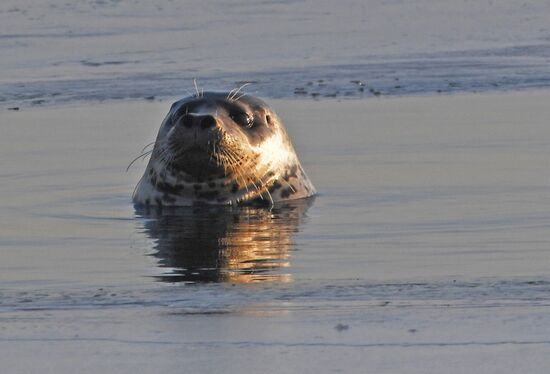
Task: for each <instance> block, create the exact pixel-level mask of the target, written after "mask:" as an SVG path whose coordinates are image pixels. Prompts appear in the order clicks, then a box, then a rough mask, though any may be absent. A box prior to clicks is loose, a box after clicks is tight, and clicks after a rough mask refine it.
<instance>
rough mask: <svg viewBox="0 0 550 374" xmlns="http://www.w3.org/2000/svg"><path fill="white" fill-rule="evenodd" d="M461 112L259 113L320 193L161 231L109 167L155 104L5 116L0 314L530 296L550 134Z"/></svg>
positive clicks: (291, 105)
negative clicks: (273, 118) (200, 295)
mask: <svg viewBox="0 0 550 374" xmlns="http://www.w3.org/2000/svg"><path fill="white" fill-rule="evenodd" d="M535 96H536V95H535ZM476 100H477V99H476V97H475V96H472V97H470V98H446V99H439V100H435V103H436V105H438V106H439V107H440V109H432V108H430V105H429V104H428V99H426V101H424V102H423V101H422V100H420V101H418V102H416V101H414V100H412V102H410V101H403V102H400V101H399V100H395V101H394V100H389V101H380V102H369V103H363V102H350V103H338V102H331V101H328V102H321V103H312V102H300V101H298V102H278V101H276V102H275V105H276V106H277V107H279V106H280V107H281V109H280V111H281V112H283V113H284V114H283V116H284V117H289V118H290V119H289V123H290V125H289V128H290V131H291V132H292V133H294V134H295V141H296V143H297V148H298V149H299V152H300V153H301V155H302V160H303V162H304V163H305V164H306V165H307V166H306V168H307V170H308V172H309V173H310V174H311V175H312V179H313V180H314V181H315V184H316V185H317V188H318V190H319V191H320V194H319V196H318V197H317V198H316V199H311V200H306V201H298V202H294V203H292V204H288V205H283V206H276V207H274V208H273V209H271V210H268V209H263V208H241V209H229V208H209V209H204V208H201V209H198V208H196V209H183V210H181V211H178V212H175V213H173V214H170V215H164V216H155V215H151V214H146V213H145V212H140V211H135V210H134V208H133V206H132V205H131V202H130V197H129V196H130V195H131V191H132V187H133V184H134V183H135V182H136V181H137V180H138V178H139V175H140V173H141V172H142V170H143V166H144V165H142V164H137V166H135V167H134V168H133V169H132V172H131V173H124V169H125V167H126V165H127V164H128V162H129V160H131V159H132V158H133V155H134V154H135V153H136V152H138V151H139V149H140V146H139V145H140V144H146V143H147V142H148V140H149V138H150V137H152V135H153V134H154V132H155V131H156V127H157V125H156V123H155V122H158V120H159V118H161V114H162V112H163V110H164V109H165V107H166V106H167V105H168V103H166V104H165V103H160V104H152V103H151V104H150V103H135V104H122V105H120V106H119V107H117V106H105V108H108V110H105V111H104V110H103V109H102V106H91V107H87V108H65V109H63V108H57V109H54V108H52V109H48V110H41V111H38V110H35V111H33V110H30V111H23V112H19V113H9V112H5V113H4V114H3V121H2V126H3V129H2V131H3V136H2V140H1V141H2V143H3V144H2V146H1V147H0V148H1V152H2V157H1V159H2V160H3V161H2V176H1V178H2V184H1V188H2V194H1V196H2V200H1V205H2V212H3V214H2V228H1V232H2V235H1V239H0V240H1V244H2V246H1V251H2V252H1V257H2V261H1V265H0V266H1V274H2V276H1V277H2V283H1V284H2V286H1V288H2V299H1V301H0V305H1V306H2V307H4V308H14V309H21V308H22V309H24V308H46V309H48V308H63V307H67V306H71V307H73V306H74V307H78V306H83V305H88V304H92V305H94V304H97V303H99V304H102V305H103V304H106V305H110V304H118V303H133V304H149V303H166V302H173V301H181V300H179V298H180V297H183V296H182V295H186V293H187V292H190V293H194V292H197V290H201V287H202V286H201V287H199V286H194V287H182V288H178V291H177V292H175V293H172V292H173V291H174V290H175V289H174V288H172V287H168V288H164V286H163V284H167V285H168V284H172V283H181V284H182V286H183V285H184V284H189V283H191V284H193V283H196V284H203V283H206V284H210V285H205V287H207V288H208V289H212V290H213V292H215V294H217V293H218V292H220V293H221V295H223V296H222V297H221V298H218V297H217V296H216V297H211V295H210V296H208V297H207V300H200V299H199V300H196V299H195V298H194V297H190V298H189V299H187V297H184V299H185V300H186V301H185V303H188V304H185V305H187V306H189V307H195V306H199V307H200V305H202V304H201V302H206V303H207V305H212V306H214V307H217V306H219V305H218V303H221V304H222V305H225V303H227V302H229V303H230V304H232V303H236V304H238V303H240V302H242V300H241V298H244V299H249V298H250V299H252V300H255V299H256V298H259V299H261V300H270V301H272V300H278V299H281V298H282V299H286V298H293V297H296V296H302V295H308V296H309V297H311V298H313V299H314V300H316V299H320V300H326V299H327V298H328V299H332V298H334V299H336V300H338V299H339V298H340V297H344V298H345V299H346V300H347V299H349V298H352V299H354V300H356V299H369V298H371V297H373V295H379V294H380V292H381V293H382V294H385V293H386V292H389V295H387V296H388V297H390V296H395V297H408V296H409V292H410V293H411V294H412V295H417V294H419V295H420V296H421V297H432V296H433V295H434V293H435V295H436V296H437V297H439V296H441V295H440V292H442V293H444V294H445V293H451V294H454V293H456V292H458V293H460V292H462V287H467V289H468V294H469V295H470V296H472V295H474V296H475V295H476V292H481V293H484V292H486V287H492V286H491V285H493V284H496V285H497V286H495V287H496V288H494V289H493V290H494V291H495V292H496V291H498V292H504V293H507V292H512V293H514V292H519V293H520V294H521V295H524V292H525V289H523V288H522V287H520V285H521V284H522V283H521V281H525V282H530V281H533V280H536V281H537V282H540V281H542V283H537V285H536V286H533V287H529V288H528V289H529V290H532V291H533V292H538V291H539V289H540V287H542V288H543V290H545V291H546V290H547V287H548V288H550V285H548V286H547V285H546V283H545V282H546V280H547V279H550V278H549V277H548V276H549V275H550V273H549V271H550V270H549V268H548V261H549V260H550V257H548V254H547V249H548V239H549V237H548V233H547V230H548V227H549V224H550V215H549V214H548V211H547V207H546V205H545V204H544V203H543V202H544V201H548V197H549V196H548V195H549V193H550V192H549V190H548V177H547V171H546V168H547V166H548V162H547V157H546V155H547V153H546V149H547V146H548V143H549V142H550V132H548V130H547V129H546V128H545V126H544V125H543V123H542V120H540V121H539V120H538V119H536V118H533V119H532V120H531V121H530V122H524V123H523V125H522V127H521V129H518V128H517V126H516V121H517V120H519V119H521V118H522V115H520V114H517V112H516V113H509V114H506V111H504V112H503V113H493V112H491V108H493V107H495V108H498V107H499V106H500V105H501V104H500V103H499V99H498V97H494V98H492V99H491V97H489V98H483V100H482V101H483V103H478V102H476ZM507 100H509V101H510V102H512V103H513V102H514V100H513V99H510V98H508V99H507ZM537 100H539V101H538V102H540V99H537V98H535V100H534V101H535V103H534V104H525V105H530V106H531V107H532V106H536V105H537V103H538V102H537ZM455 103H456V104H457V105H456V106H457V107H461V106H464V107H467V106H470V111H472V112H473V114H472V113H463V112H462V109H456V108H455ZM541 105H542V104H541ZM519 106H521V104H516V107H519ZM397 108H399V111H398V112H394V110H396V109H397ZM480 111H481V112H480ZM476 112H477V113H478V114H475V113H476ZM120 113H124V114H120ZM285 114H286V115H285ZM110 116H115V121H112V119H110V118H109V117H110ZM477 117H479V118H478V119H476V120H475V121H472V118H477ZM294 124H299V126H297V125H294ZM293 125H294V126H293ZM312 128H315V136H313V137H312V136H310V134H309V133H308V129H312ZM344 129H345V130H344ZM516 278H518V279H520V283H518V284H515V283H514V286H513V287H509V288H507V287H504V288H501V287H500V286H499V284H500V282H505V283H507V282H511V281H513V280H514V279H516ZM440 282H441V284H440ZM472 282H473V283H472ZM248 283H257V286H255V287H257V288H254V287H252V288H246V290H247V291H246V292H245V293H244V294H242V293H241V289H240V288H239V287H235V288H232V289H231V291H230V292H228V291H227V289H226V288H225V286H224V284H248ZM394 284H406V285H407V287H406V288H405V289H402V288H401V286H395V285H394ZM247 287H248V286H247ZM266 287H267V288H268V290H269V291H266V289H265V288H266ZM388 287H389V288H388ZM394 287H396V288H394ZM441 287H442V288H441ZM517 287H519V288H517ZM441 290H443V291H441ZM476 290H477V291H476ZM394 293H396V295H394ZM402 293H403V294H402ZM233 297H235V299H234V300H233ZM303 297H305V296H303ZM415 297H416V296H415ZM172 298H175V299H174V300H172ZM306 299H307V298H306Z"/></svg>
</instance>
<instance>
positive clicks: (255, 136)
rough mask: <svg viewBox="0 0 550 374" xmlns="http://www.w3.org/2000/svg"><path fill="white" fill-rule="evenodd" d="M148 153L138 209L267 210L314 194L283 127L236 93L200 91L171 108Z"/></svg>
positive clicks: (255, 101)
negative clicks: (222, 207)
mask: <svg viewBox="0 0 550 374" xmlns="http://www.w3.org/2000/svg"><path fill="white" fill-rule="evenodd" d="M235 113H237V114H235ZM243 115H246V116H247V117H242V116H243ZM239 116H241V117H239ZM212 118H213V119H212ZM235 118H237V120H235ZM238 118H241V119H242V118H246V119H251V121H252V122H251V125H250V126H249V125H248V124H247V123H245V125H244V126H243V124H242V123H239V120H238ZM185 121H188V123H187V124H186V122H185ZM200 121H202V122H200ZM212 121H214V122H215V125H212V123H213V122H212ZM191 122H192V123H193V125H191V124H190V123H191ZM182 123H184V124H186V126H182ZM199 124H200V125H199ZM206 125H207V126H208V127H207V126H206ZM197 139H199V140H197ZM190 142H198V143H197V144H198V145H192V146H190V145H189V143H190ZM150 145H152V146H153V150H151V151H148V152H145V153H144V154H143V155H140V157H142V156H144V155H145V156H146V155H147V154H148V153H150V154H151V159H150V160H149V163H148V165H147V167H146V170H145V173H144V175H143V177H142V178H141V180H140V181H139V183H138V185H137V186H136V189H135V191H134V196H133V200H134V202H135V203H136V204H138V205H145V206H148V205H149V206H156V207H159V208H161V207H163V206H189V205H196V204H212V205H234V204H269V205H272V204H274V203H275V202H279V201H286V200H292V199H300V198H305V197H309V196H312V195H314V194H315V188H314V187H313V184H312V183H311V182H310V180H309V178H308V177H307V175H306V173H305V172H304V170H303V168H302V166H301V164H300V162H299V160H298V157H297V156H296V153H295V151H294V148H293V146H292V143H291V141H290V139H289V137H288V135H287V132H286V130H285V128H284V125H283V123H282V122H281V120H280V119H279V118H278V116H277V115H276V114H275V113H274V112H273V111H272V110H271V109H270V108H269V107H268V106H267V104H265V103H264V102H263V101H261V100H260V99H258V98H255V97H252V96H245V95H243V94H242V93H240V89H238V90H233V91H231V92H230V93H228V94H225V93H214V92H205V93H202V92H200V91H198V89H197V95H195V96H191V97H188V98H185V99H182V100H180V101H178V102H176V103H174V104H173V105H172V107H171V109H170V112H169V113H168V115H167V116H166V118H165V119H164V121H163V123H162V125H161V128H160V130H159V134H158V136H157V139H156V141H155V142H154V143H151V144H150ZM138 158H139V157H138Z"/></svg>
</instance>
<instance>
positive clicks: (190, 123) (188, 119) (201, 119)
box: [178, 113, 218, 129]
mask: <svg viewBox="0 0 550 374" xmlns="http://www.w3.org/2000/svg"><path fill="white" fill-rule="evenodd" d="M217 123H218V121H217V120H216V118H214V116H212V115H210V114H205V115H194V114H190V113H188V114H185V115H184V116H183V117H182V118H181V120H180V121H179V123H178V124H179V125H182V126H183V127H186V128H192V127H195V128H200V129H209V128H211V127H214V126H216V124H217Z"/></svg>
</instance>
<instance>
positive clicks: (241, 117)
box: [230, 113, 254, 128]
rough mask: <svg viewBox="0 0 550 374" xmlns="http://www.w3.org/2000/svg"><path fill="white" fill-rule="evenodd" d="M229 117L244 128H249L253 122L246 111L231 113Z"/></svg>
mask: <svg viewBox="0 0 550 374" xmlns="http://www.w3.org/2000/svg"><path fill="white" fill-rule="evenodd" d="M230 117H231V119H232V120H233V121H235V123H237V124H239V125H241V126H243V127H246V128H251V127H252V125H253V124H254V118H252V117H251V116H249V115H248V114H247V113H233V114H231V115H230Z"/></svg>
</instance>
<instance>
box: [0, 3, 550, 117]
mask: <svg viewBox="0 0 550 374" xmlns="http://www.w3.org/2000/svg"><path fill="white" fill-rule="evenodd" d="M549 12H550V5H549V4H548V3H546V2H543V1H531V0H528V1H522V2H518V1H514V0H500V1H498V2H496V1H460V2H456V1H454V2H450V1H448V2H441V1H437V0H421V1H415V2H407V1H401V0H370V1H368V2H365V1H362V0H345V1H339V2H334V1H326V0H323V1H321V0H303V1H294V0H286V1H262V2H250V1H238V0H237V1H231V5H230V6H228V4H227V2H226V1H208V3H207V4H205V3H204V2H203V1H197V0H188V1H185V2H178V1H172V0H154V1H150V2H138V1H133V0H90V1H70V2H68V1H65V0H43V1H40V2H37V1H33V0H4V1H2V3H1V4H0V54H1V55H2V59H0V71H2V74H1V75H0V105H2V106H3V107H10V106H31V105H48V104H52V103H54V104H55V103H66V102H71V103H72V102H90V101H104V100H112V99H128V98H152V97H157V98H158V97H174V96H184V95H185V94H186V89H187V90H192V83H191V82H192V80H193V78H197V79H198V81H199V83H200V84H201V85H202V86H204V87H206V89H208V90H230V89H233V88H234V87H235V86H238V85H240V84H242V82H244V81H248V82H252V83H254V84H253V85H252V86H251V87H250V88H249V89H250V90H253V92H255V93H256V94H259V95H261V96H264V97H272V98H273V97H275V98H289V97H309V98H322V97H339V98H341V97H348V98H349V97H353V98H368V97H374V96H380V95H382V96H387V95H390V96H395V95H400V96H402V95H410V94H434V93H437V92H444V93H446V92H475V91H477V92H479V91H493V90H509V89H519V88H540V87H548V86H549V83H550V68H549V66H550V63H549V62H550V27H549V24H550V23H549V22H548V16H547V15H548V14H549Z"/></svg>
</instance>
